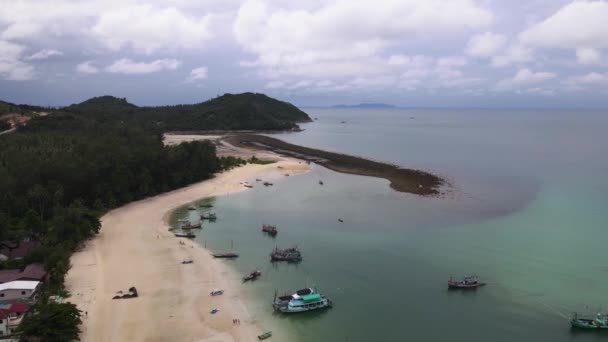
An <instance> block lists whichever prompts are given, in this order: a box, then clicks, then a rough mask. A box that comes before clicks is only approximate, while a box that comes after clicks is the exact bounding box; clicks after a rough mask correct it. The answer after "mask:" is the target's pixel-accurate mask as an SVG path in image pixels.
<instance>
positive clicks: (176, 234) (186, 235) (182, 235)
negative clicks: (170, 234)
mask: <svg viewBox="0 0 608 342" xmlns="http://www.w3.org/2000/svg"><path fill="white" fill-rule="evenodd" d="M174 235H175V236H176V237H183V238H188V239H194V238H195V237H196V235H194V234H193V233H191V232H188V233H174Z"/></svg>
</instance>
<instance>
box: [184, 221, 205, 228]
mask: <svg viewBox="0 0 608 342" xmlns="http://www.w3.org/2000/svg"><path fill="white" fill-rule="evenodd" d="M202 227H203V224H202V223H200V222H199V223H194V224H192V223H190V221H188V222H187V223H184V224H182V226H181V227H180V228H181V229H200V228H202Z"/></svg>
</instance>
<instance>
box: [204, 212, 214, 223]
mask: <svg viewBox="0 0 608 342" xmlns="http://www.w3.org/2000/svg"><path fill="white" fill-rule="evenodd" d="M201 220H210V221H214V220H217V215H215V213H209V214H207V215H205V214H203V215H201Z"/></svg>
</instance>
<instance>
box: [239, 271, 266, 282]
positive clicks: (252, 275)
mask: <svg viewBox="0 0 608 342" xmlns="http://www.w3.org/2000/svg"><path fill="white" fill-rule="evenodd" d="M261 275H262V272H261V271H260V270H255V271H253V272H251V273H249V274H248V275H246V276H244V277H243V282H246V281H250V280H252V281H253V280H256V279H258V277H259V276H261Z"/></svg>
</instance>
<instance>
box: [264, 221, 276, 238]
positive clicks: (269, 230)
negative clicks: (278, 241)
mask: <svg viewBox="0 0 608 342" xmlns="http://www.w3.org/2000/svg"><path fill="white" fill-rule="evenodd" d="M262 231H263V232H264V233H268V234H269V235H271V236H273V237H274V236H277V233H278V231H277V226H271V225H269V224H263V225H262Z"/></svg>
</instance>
